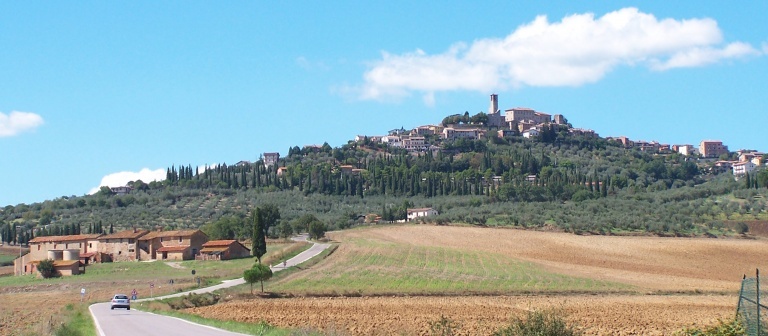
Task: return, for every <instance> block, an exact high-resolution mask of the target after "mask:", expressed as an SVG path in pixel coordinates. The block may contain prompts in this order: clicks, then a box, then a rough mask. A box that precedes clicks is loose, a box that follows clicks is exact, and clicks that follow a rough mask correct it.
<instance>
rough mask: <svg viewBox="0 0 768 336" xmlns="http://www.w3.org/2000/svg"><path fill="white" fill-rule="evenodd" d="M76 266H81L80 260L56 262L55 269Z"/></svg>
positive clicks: (54, 263) (54, 262)
mask: <svg viewBox="0 0 768 336" xmlns="http://www.w3.org/2000/svg"><path fill="white" fill-rule="evenodd" d="M74 264H80V260H54V261H53V266H54V267H64V266H72V265H74Z"/></svg>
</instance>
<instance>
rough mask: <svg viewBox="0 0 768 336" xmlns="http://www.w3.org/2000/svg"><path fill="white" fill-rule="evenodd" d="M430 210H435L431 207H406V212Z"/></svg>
mask: <svg viewBox="0 0 768 336" xmlns="http://www.w3.org/2000/svg"><path fill="white" fill-rule="evenodd" d="M430 210H435V209H433V208H414V209H408V210H406V212H408V213H412V212H420V211H430Z"/></svg>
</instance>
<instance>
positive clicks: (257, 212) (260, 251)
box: [251, 207, 267, 264]
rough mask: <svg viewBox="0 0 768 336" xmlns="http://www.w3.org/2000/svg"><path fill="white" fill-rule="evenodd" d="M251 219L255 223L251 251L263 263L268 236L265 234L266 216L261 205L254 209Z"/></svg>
mask: <svg viewBox="0 0 768 336" xmlns="http://www.w3.org/2000/svg"><path fill="white" fill-rule="evenodd" d="M251 221H252V223H253V239H252V240H253V246H251V253H253V256H254V257H256V259H257V260H258V261H259V264H261V257H262V256H263V255H264V254H265V253H267V237H266V235H265V234H264V231H265V229H264V217H263V216H262V215H261V209H260V208H259V207H256V209H253V212H252V213H251Z"/></svg>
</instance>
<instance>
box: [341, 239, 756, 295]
mask: <svg viewBox="0 0 768 336" xmlns="http://www.w3.org/2000/svg"><path fill="white" fill-rule="evenodd" d="M332 238H333V239H334V240H337V241H340V242H341V243H342V244H343V242H344V240H347V239H353V238H367V239H377V240H381V241H384V242H394V243H401V244H409V245H416V246H440V247H452V248H458V249H465V250H469V249H471V250H476V251H479V252H490V253H498V254H502V255H506V256H509V257H510V258H515V259H520V260H526V261H530V262H533V263H536V264H539V265H542V266H543V267H545V268H546V269H547V270H549V271H552V272H557V273H562V274H567V275H574V276H580V277H587V278H593V279H600V280H608V281H616V282H621V283H626V284H630V285H635V286H638V287H640V288H642V289H647V290H648V291H653V292H655V291H694V290H701V291H735V290H738V289H739V286H740V281H741V278H742V276H743V275H745V274H746V275H747V276H754V273H755V269H756V268H762V269H768V258H766V257H765V256H766V253H768V240H764V239H715V238H664V237H634V236H633V237H623V236H579V235H574V234H570V233H561V232H540V231H529V230H514V229H495V228H479V227H454V226H448V227H446V226H428V225H412V226H395V227H381V228H373V229H364V230H348V231H341V232H337V233H334V234H332ZM330 262H332V261H330Z"/></svg>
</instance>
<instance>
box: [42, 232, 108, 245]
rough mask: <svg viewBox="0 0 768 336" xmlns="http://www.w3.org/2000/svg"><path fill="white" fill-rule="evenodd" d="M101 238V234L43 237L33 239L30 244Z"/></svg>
mask: <svg viewBox="0 0 768 336" xmlns="http://www.w3.org/2000/svg"><path fill="white" fill-rule="evenodd" d="M100 236H101V234H99V233H95V234H79V235H68V236H42V237H35V238H32V239H30V240H29V242H30V243H53V242H68V241H78V240H87V239H96V238H98V237H100Z"/></svg>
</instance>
